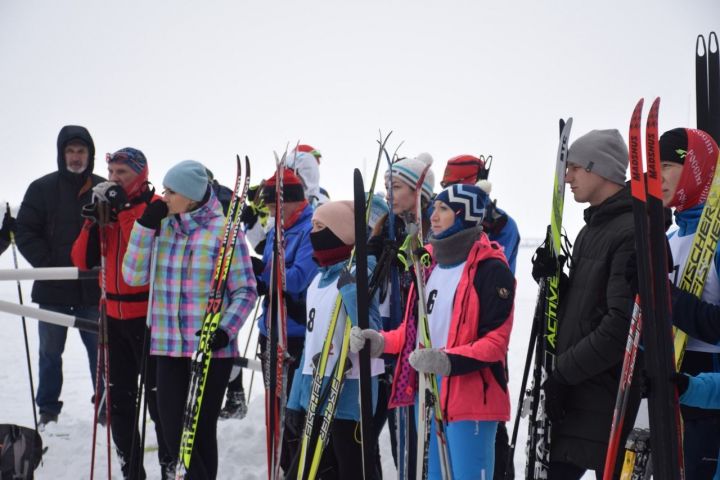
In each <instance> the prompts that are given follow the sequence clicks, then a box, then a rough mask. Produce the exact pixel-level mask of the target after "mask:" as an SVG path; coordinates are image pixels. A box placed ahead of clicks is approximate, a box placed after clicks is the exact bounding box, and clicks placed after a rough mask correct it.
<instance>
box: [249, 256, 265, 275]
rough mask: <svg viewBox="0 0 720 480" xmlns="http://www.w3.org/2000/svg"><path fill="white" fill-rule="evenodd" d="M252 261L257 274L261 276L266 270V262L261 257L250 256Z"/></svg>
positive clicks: (254, 271)
mask: <svg viewBox="0 0 720 480" xmlns="http://www.w3.org/2000/svg"><path fill="white" fill-rule="evenodd" d="M250 262H252V269H253V273H254V274H255V276H256V277H259V276H260V275H262V273H263V272H264V271H265V262H263V261H262V259H261V258H257V257H250Z"/></svg>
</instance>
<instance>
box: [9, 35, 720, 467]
mask: <svg viewBox="0 0 720 480" xmlns="http://www.w3.org/2000/svg"><path fill="white" fill-rule="evenodd" d="M696 72H697V85H696V87H697V104H696V111H697V124H696V125H695V126H680V127H675V128H670V129H660V128H659V126H660V123H661V119H662V116H661V115H660V113H661V108H660V105H661V102H660V99H659V98H656V99H654V101H652V102H649V108H647V112H646V111H645V110H646V107H647V106H648V105H646V103H645V101H644V100H642V99H640V101H638V102H637V104H636V105H635V106H634V109H633V108H632V107H633V106H632V105H628V109H627V112H623V114H622V115H623V118H624V117H625V116H627V118H628V119H629V128H628V127H625V126H621V127H620V128H603V129H595V130H591V131H589V132H583V134H581V135H578V136H577V137H576V138H575V139H574V140H571V138H572V133H573V132H572V125H573V121H572V118H567V119H562V120H561V121H560V125H559V139H558V146H557V152H555V154H554V164H553V163H552V158H553V152H547V155H546V157H547V171H548V179H552V188H550V182H548V200H549V201H550V204H549V206H550V208H549V211H550V219H549V223H548V227H547V233H546V237H545V240H544V242H543V243H542V244H541V245H539V246H537V249H536V251H535V254H534V255H533V258H532V277H533V278H534V280H535V281H536V282H537V284H538V294H537V303H536V307H535V309H534V314H533V316H532V318H523V319H520V318H516V315H515V313H516V312H515V297H516V295H515V292H516V275H515V266H516V257H517V253H518V248H519V244H520V233H519V231H518V227H517V225H516V223H515V221H514V220H513V219H512V217H511V216H510V215H509V214H508V213H507V212H505V211H504V210H503V209H502V208H500V207H499V206H498V202H497V200H496V199H493V198H491V196H490V194H491V183H490V180H489V173H490V169H491V166H492V165H493V159H492V156H489V155H472V154H462V155H457V156H454V157H452V158H450V159H448V160H447V162H446V165H445V167H444V169H443V171H442V177H441V180H440V181H439V182H437V183H438V184H439V185H436V171H434V170H433V167H434V166H435V164H434V163H433V158H432V157H431V155H430V154H428V153H420V154H417V155H414V154H408V155H405V153H404V152H401V151H400V149H399V147H398V149H396V150H394V151H393V149H392V148H391V147H390V144H391V140H390V138H391V135H386V136H383V135H381V136H380V138H379V139H378V140H377V159H376V162H375V165H374V169H373V170H372V171H371V174H370V175H367V177H366V178H363V175H362V174H361V173H360V171H359V170H357V169H356V170H355V171H354V172H353V175H352V176H351V175H350V174H349V172H348V175H347V178H346V179H339V178H338V179H335V180H337V181H343V182H347V186H348V191H349V190H350V189H349V187H350V185H352V192H353V196H352V198H341V199H330V198H329V195H328V193H327V191H326V190H324V189H323V188H322V187H321V181H320V167H321V165H322V161H324V158H323V157H322V155H321V153H320V150H318V149H316V148H314V147H312V146H310V145H307V144H301V143H299V142H298V144H297V145H295V146H294V147H292V148H288V149H286V150H285V151H283V152H281V153H274V155H273V157H274V160H275V172H274V173H273V174H272V175H271V176H269V178H266V179H260V180H258V179H253V178H252V177H251V161H250V159H249V158H247V157H244V158H241V157H240V156H237V158H236V159H235V166H236V172H237V173H236V176H235V181H234V187H233V188H228V187H226V186H223V185H221V184H220V183H219V181H218V179H216V178H215V177H214V176H213V174H212V172H211V171H210V170H209V169H208V168H207V166H206V165H203V164H202V163H201V162H198V161H194V160H185V161H181V162H178V163H176V164H175V165H174V166H173V167H172V168H170V169H169V170H167V171H166V172H163V173H162V184H161V186H159V187H160V188H161V190H160V191H156V189H155V187H154V186H153V185H152V184H151V183H150V182H149V161H148V159H147V158H146V157H145V155H144V154H143V152H142V151H141V150H140V149H138V148H135V147H126V148H121V149H119V150H117V151H115V152H114V153H111V154H107V155H106V157H105V166H106V168H107V177H108V178H107V179H105V178H103V177H101V176H99V175H96V174H94V173H93V171H94V170H95V145H94V142H93V139H92V136H91V135H90V132H89V131H88V130H87V129H86V128H85V127H82V126H74V125H68V126H65V127H63V128H62V129H61V130H60V133H59V135H58V139H57V169H56V170H55V171H54V172H52V173H49V174H47V175H45V176H43V177H41V178H39V179H37V180H35V181H33V182H32V183H31V184H30V185H29V186H28V188H27V191H26V194H25V196H24V198H23V199H22V203H21V204H20V208H19V210H18V211H17V216H16V217H13V215H12V213H11V210H10V207H9V205H8V206H7V209H6V213H5V216H4V218H3V221H2V228H1V229H0V251H4V250H5V249H7V248H8V247H9V246H11V247H12V252H13V255H14V256H15V257H14V259H15V267H16V271H15V273H13V271H7V272H3V275H2V279H14V280H17V281H19V280H20V279H21V278H22V279H33V280H35V282H34V285H33V288H32V296H31V300H32V301H33V302H34V303H36V304H38V306H39V308H33V307H29V306H24V305H22V303H23V300H22V290H21V289H20V287H19V285H20V284H19V283H18V293H19V295H20V301H19V303H20V305H18V304H13V303H10V302H5V301H4V302H0V310H3V311H6V312H8V313H12V314H15V315H19V316H22V320H23V325H25V316H28V317H32V318H37V319H38V320H40V322H39V323H38V336H39V352H38V353H39V368H38V382H37V390H36V391H35V389H34V383H33V376H32V367H31V361H30V352H29V349H28V341H27V334H26V337H25V346H26V354H27V368H28V375H29V377H30V385H31V396H32V402H30V405H31V406H32V408H33V418H34V419H35V425H34V428H27V427H20V426H16V425H0V438H1V439H2V441H3V449H2V452H3V453H2V456H1V457H0V466H1V467H2V470H1V472H2V475H1V478H3V479H4V478H6V477H5V476H6V472H7V474H8V475H12V476H11V477H8V478H22V479H25V478H33V472H36V473H38V474H39V472H40V471H41V470H42V468H43V467H42V466H41V464H40V461H41V457H42V455H43V452H45V450H44V448H43V445H42V434H43V432H44V431H45V430H46V429H48V428H50V427H49V426H50V425H51V424H60V423H62V422H63V416H62V413H61V412H62V407H63V402H62V401H61V399H60V392H61V387H62V351H63V348H64V343H65V339H66V335H67V329H68V327H74V328H76V329H77V331H78V332H79V334H80V336H81V338H82V341H83V344H84V346H85V348H86V350H87V356H88V362H89V366H90V368H91V371H92V375H91V382H92V385H93V390H94V395H93V397H92V398H91V399H90V400H91V402H92V405H93V408H92V409H90V408H88V415H93V419H94V422H93V435H92V436H93V438H92V442H93V443H92V445H93V446H92V455H91V458H89V459H88V467H87V468H88V472H89V476H90V478H94V477H95V476H97V477H105V476H107V477H108V478H111V474H112V466H113V465H116V466H117V465H119V467H120V470H121V472H122V475H123V478H125V479H144V478H146V475H149V474H150V471H153V473H159V474H160V478H162V479H164V480H167V479H215V478H217V476H218V474H219V473H221V474H222V475H225V472H226V470H225V468H227V467H224V466H223V465H222V463H219V462H218V438H217V433H216V432H217V423H218V420H219V419H229V420H232V419H235V420H238V419H242V418H244V417H245V415H246V414H247V411H248V409H247V401H248V399H249V397H250V393H251V392H250V391H248V392H247V393H246V391H245V387H244V384H249V385H252V383H253V382H252V376H253V375H254V374H255V370H258V371H259V372H260V374H261V375H262V378H263V385H264V395H263V397H264V401H265V425H266V429H265V437H264V441H265V447H266V448H265V451H266V454H267V476H268V479H269V480H275V479H283V478H284V479H298V480H304V479H316V478H317V479H336V478H337V479H363V480H371V479H380V478H382V477H383V472H382V469H381V462H380V457H381V455H388V456H392V459H393V463H394V465H395V467H396V475H397V478H398V479H400V480H405V479H420V478H422V479H426V478H427V479H443V480H448V479H491V478H492V479H513V478H522V477H523V476H524V478H526V479H561V480H565V479H579V478H581V477H582V476H583V475H584V474H585V473H586V472H587V471H593V472H594V474H595V476H596V477H597V478H603V479H605V480H607V479H613V478H622V479H631V478H633V479H640V478H649V476H650V475H652V476H653V477H654V478H656V479H673V480H676V479H682V478H688V479H693V480H694V479H711V478H720V471H718V453H719V452H720V347H719V346H718V345H719V344H720V255H718V252H719V250H718V248H719V246H718V239H719V237H720V173H719V170H720V169H718V164H719V162H720V150H719V149H718V145H717V141H718V140H719V139H720V138H719V137H720V63H719V61H718V42H717V36H716V35H715V34H714V33H713V34H711V35H710V36H709V37H708V42H707V44H706V42H705V38H704V37H702V36H700V37H698V44H697V45H696ZM626 128H627V129H626ZM660 132H663V133H660ZM623 133H627V137H624V135H623ZM625 138H627V141H626V140H625ZM393 140H394V139H393ZM268 157H269V156H268ZM265 160H266V159H263V161H265ZM497 168H504V166H503V164H502V163H500V166H499V167H497ZM628 170H629V172H628ZM381 171H382V172H384V173H383V174H382V175H380V172H381ZM550 172H552V175H550ZM437 173H438V174H439V173H440V172H439V171H438V172H437ZM628 173H629V180H628ZM378 182H381V183H382V188H379V187H378ZM566 187H569V189H570V193H571V195H572V197H573V200H574V201H575V202H577V203H579V204H584V205H585V204H586V205H587V208H586V209H585V210H584V212H583V221H584V225H583V226H582V228H581V230H580V231H579V233H578V234H577V236H576V237H575V238H574V239H572V241H570V239H568V238H567V236H566V235H565V233H564V230H563V221H564V220H565V219H564V218H563V216H564V202H565V189H566ZM376 190H377V191H378V192H379V191H380V190H384V193H382V194H381V193H378V192H376ZM350 219H352V220H353V221H350ZM16 248H17V250H19V252H20V253H21V254H22V255H23V256H24V257H25V259H26V260H27V261H28V262H29V263H30V265H31V266H32V267H33V269H32V270H29V271H28V270H23V271H21V270H17V257H16ZM73 267H74V268H73ZM522 280H525V279H522ZM248 320H249V321H250V322H251V324H252V325H251V328H254V327H257V334H256V335H257V339H258V350H257V352H251V353H250V355H248V348H249V341H248V342H247V343H245V345H244V348H243V347H242V346H241V345H239V341H238V333H239V331H240V329H241V327H242V326H243V325H244V324H245V322H247V321H248ZM518 322H520V323H521V324H522V325H524V326H526V327H527V328H528V329H529V331H530V335H529V343H528V347H527V352H526V356H525V362H524V367H523V370H522V373H520V372H511V371H510V369H509V367H508V361H507V359H508V345H509V341H510V335H511V332H512V329H513V325H514V324H516V323H518ZM24 331H25V332H26V330H24ZM251 335H252V332H251ZM256 358H257V359H259V365H258V362H257V360H256ZM256 365H257V366H256ZM253 367H254V368H253ZM248 369H249V370H250V372H247V371H245V372H244V370H248ZM248 374H249V375H250V377H251V378H250V381H249V382H247V380H245V381H244V379H243V377H244V376H245V377H246V376H247V375H248ZM511 374H512V375H518V377H520V378H521V389H520V395H519V398H517V399H511V395H510V391H509V375H511ZM643 399H645V400H643ZM512 400H515V401H516V405H517V408H516V410H515V412H514V415H513V414H511V413H512V412H511V401H512ZM88 405H91V404H90V403H89V404H88ZM35 407H37V410H36V408H35ZM645 411H647V414H645ZM148 414H149V417H150V419H151V420H152V422H151V423H152V427H153V428H154V429H155V434H156V437H157V442H158V447H157V463H155V462H152V464H147V463H146V462H145V461H144V457H145V455H144V453H145V434H146V428H147V424H148V422H147V416H148ZM523 418H524V419H525V420H524V421H523ZM511 419H513V420H514V421H513V424H512V429H511V433H510V434H508V428H507V426H506V422H509V421H510V420H511ZM523 422H524V423H525V426H523V427H522V428H524V429H526V431H527V436H526V441H525V444H524V445H522V447H523V448H520V449H519V450H520V451H521V452H522V453H520V454H519V455H520V459H519V460H518V454H517V452H516V450H518V448H517V443H518V433H519V431H520V429H521V423H523ZM384 428H387V429H388V431H389V434H390V439H391V448H390V450H389V451H384V450H382V449H381V448H380V445H379V441H378V438H379V435H380V432H381V431H382V430H383V429H384ZM99 436H105V437H106V438H105V440H104V442H105V443H106V449H103V450H104V452H103V453H98V452H96V451H95V445H96V444H102V442H99V438H98V437H99ZM258 440H259V439H247V438H236V439H233V441H237V442H238V443H240V442H257V441H258ZM113 451H114V452H115V453H114V454H113ZM97 455H107V459H108V461H107V468H108V469H107V471H106V472H99V471H96V469H95V459H96V456H97ZM516 460H518V461H517V462H516ZM516 465H522V466H523V468H522V469H520V470H519V471H516V470H515V466H516ZM36 469H40V470H36ZM78 474H79V475H81V476H83V478H85V475H86V472H82V474H81V473H80V472H78ZM229 475H231V476H237V477H238V478H242V472H229ZM385 475H386V476H387V472H385ZM393 476H394V474H393Z"/></svg>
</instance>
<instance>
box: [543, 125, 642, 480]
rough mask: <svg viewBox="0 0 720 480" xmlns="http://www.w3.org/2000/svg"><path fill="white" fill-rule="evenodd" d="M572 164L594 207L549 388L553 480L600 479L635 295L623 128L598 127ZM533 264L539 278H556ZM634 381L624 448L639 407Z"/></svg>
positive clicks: (575, 147)
mask: <svg viewBox="0 0 720 480" xmlns="http://www.w3.org/2000/svg"><path fill="white" fill-rule="evenodd" d="M567 162H568V167H567V174H566V177H565V182H566V183H567V184H569V186H570V190H571V191H572V193H573V195H574V197H575V201H576V202H579V203H589V204H590V206H589V207H588V208H587V209H586V210H585V212H584V219H585V226H584V227H583V228H582V230H581V231H580V233H579V234H578V236H577V238H576V240H575V246H574V248H573V250H572V261H571V262H569V265H570V272H569V279H567V281H564V280H563V281H562V284H563V288H562V292H561V294H560V300H559V307H558V316H557V336H556V358H555V367H554V369H553V371H552V373H551V374H550V375H549V377H548V379H547V380H546V381H545V383H544V384H543V386H544V389H545V396H546V405H545V408H546V411H547V415H548V418H549V419H550V421H551V423H552V433H551V435H552V438H551V442H552V451H551V453H550V472H549V473H550V475H549V477H550V478H580V477H581V476H582V475H583V473H584V472H585V471H586V470H594V471H595V474H596V476H597V477H598V478H600V477H602V475H603V471H604V469H605V455H606V452H607V442H608V440H607V439H608V438H609V436H610V423H611V419H612V415H613V409H614V407H615V396H616V393H617V386H618V383H619V381H620V378H619V377H620V365H622V361H623V352H624V348H625V341H626V339H627V332H628V328H629V326H630V316H631V312H632V306H633V297H634V295H633V292H632V291H631V290H632V289H631V287H630V285H629V284H628V282H627V281H626V280H625V269H626V265H627V263H628V258H629V257H630V256H631V254H632V253H633V252H634V250H635V240H634V222H633V214H632V196H631V195H630V187H629V185H625V172H626V169H627V165H628V150H627V147H626V145H625V142H624V141H623V139H622V136H621V135H620V133H619V132H618V131H617V130H593V131H591V132H589V133H587V134H586V135H583V136H582V137H580V138H578V139H577V140H576V141H575V142H574V143H573V144H572V145H571V146H570V150H569V152H568V159H567ZM543 250H544V248H543V247H541V248H540V249H538V253H539V257H542V254H543ZM541 262H542V259H541ZM533 263H534V267H533V276H535V278H541V277H548V276H550V275H548V272H547V271H546V272H540V271H539V270H542V268H539V267H542V265H541V264H540V262H537V261H534V262H533ZM552 265H553V269H555V268H557V267H555V265H556V264H555V263H553V264H552ZM536 269H537V270H536ZM563 275H564V274H563ZM635 383H636V384H634V385H632V386H631V387H630V397H629V398H630V401H629V403H628V410H627V414H626V415H627V419H626V422H625V428H624V429H623V431H622V433H621V440H620V445H624V444H625V439H626V438H627V435H628V433H629V431H630V429H631V428H632V425H633V424H634V421H635V415H636V413H637V409H638V407H639V404H640V391H639V388H638V385H637V382H635ZM621 460H622V459H620V460H619V461H617V460H616V463H615V465H616V466H617V469H618V470H619V467H620V466H621V465H622V461H621ZM618 475H619V471H616V472H615V473H614V474H613V475H612V477H613V478H617V476H618Z"/></svg>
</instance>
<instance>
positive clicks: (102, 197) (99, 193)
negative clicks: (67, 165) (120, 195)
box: [92, 182, 117, 203]
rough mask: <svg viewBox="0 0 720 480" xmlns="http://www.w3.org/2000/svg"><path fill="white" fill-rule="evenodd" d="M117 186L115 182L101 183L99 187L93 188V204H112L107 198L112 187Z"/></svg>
mask: <svg viewBox="0 0 720 480" xmlns="http://www.w3.org/2000/svg"><path fill="white" fill-rule="evenodd" d="M116 185H117V183H115V182H100V183H98V184H97V185H95V186H94V187H93V188H92V192H93V195H92V198H93V203H95V202H98V201H100V202H106V203H110V201H109V200H108V197H107V191H108V190H109V189H110V188H111V187H114V186H116Z"/></svg>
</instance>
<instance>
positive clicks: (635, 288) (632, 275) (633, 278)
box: [625, 237, 675, 295]
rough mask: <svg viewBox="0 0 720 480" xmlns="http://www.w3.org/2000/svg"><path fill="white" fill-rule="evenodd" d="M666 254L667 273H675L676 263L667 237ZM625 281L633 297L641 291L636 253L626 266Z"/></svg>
mask: <svg viewBox="0 0 720 480" xmlns="http://www.w3.org/2000/svg"><path fill="white" fill-rule="evenodd" d="M665 252H666V253H667V272H668V273H673V271H674V270H675V262H674V261H673V257H672V250H670V242H669V241H668V239H667V237H665ZM625 281H626V282H627V283H628V285H630V288H631V289H632V293H633V295H636V294H637V293H638V292H639V291H640V284H639V280H638V259H637V254H636V253H635V252H634V251H633V252H632V253H631V254H630V256H629V257H628V259H627V263H626V264H625Z"/></svg>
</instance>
